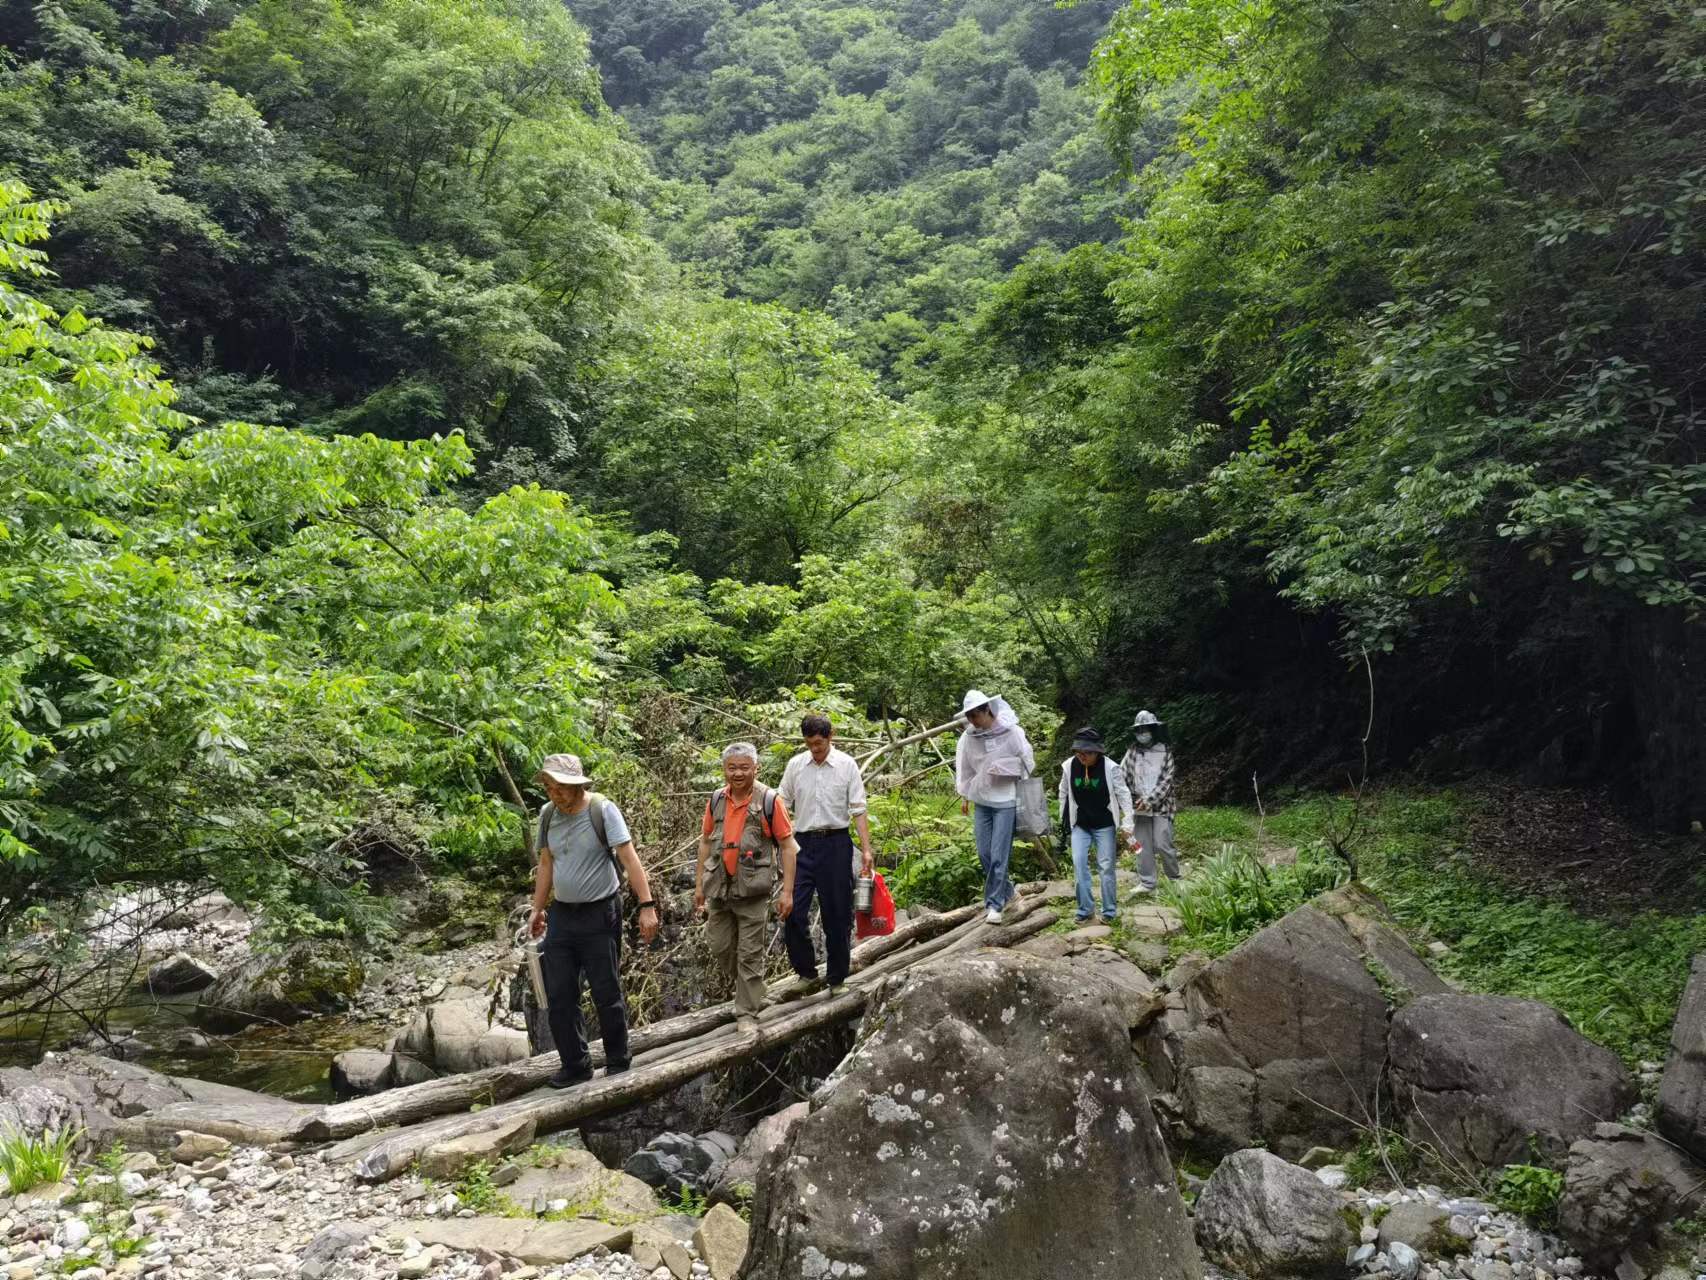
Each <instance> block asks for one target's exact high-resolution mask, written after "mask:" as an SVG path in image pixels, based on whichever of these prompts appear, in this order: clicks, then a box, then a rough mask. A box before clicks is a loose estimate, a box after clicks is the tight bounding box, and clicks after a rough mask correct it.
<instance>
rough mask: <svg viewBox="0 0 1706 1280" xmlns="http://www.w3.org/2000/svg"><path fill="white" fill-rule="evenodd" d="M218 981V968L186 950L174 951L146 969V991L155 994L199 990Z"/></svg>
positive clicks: (165, 994) (174, 993)
mask: <svg viewBox="0 0 1706 1280" xmlns="http://www.w3.org/2000/svg"><path fill="white" fill-rule="evenodd" d="M218 981H219V970H217V969H215V968H214V967H213V966H212V965H210V964H207V963H206V962H204V961H201V960H197V959H196V958H195V957H194V956H192V955H191V954H190V953H189V952H187V951H174V952H173V953H172V954H171V955H169V956H167V957H166V958H165V959H164V960H161V961H158V962H157V963H155V964H154V965H152V966H151V967H150V968H149V970H148V983H147V986H148V992H149V994H150V995H156V996H175V995H181V994H182V993H184V992H186V991H200V990H201V989H202V988H203V987H211V986H212V985H213V984H214V983H215V982H218Z"/></svg>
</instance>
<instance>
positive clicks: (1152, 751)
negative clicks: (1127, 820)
mask: <svg viewBox="0 0 1706 1280" xmlns="http://www.w3.org/2000/svg"><path fill="white" fill-rule="evenodd" d="M1131 727H1132V730H1133V735H1132V742H1131V746H1130V747H1128V748H1127V749H1126V753H1125V759H1123V760H1121V761H1120V771H1121V772H1122V773H1124V774H1125V781H1126V786H1127V787H1129V788H1130V789H1131V802H1132V806H1133V808H1134V809H1135V810H1136V811H1137V812H1136V817H1135V818H1134V819H1133V822H1132V826H1133V829H1134V830H1135V831H1136V833H1137V838H1138V840H1139V841H1141V842H1142V845H1143V852H1142V853H1141V854H1140V855H1139V857H1138V867H1137V878H1138V879H1139V880H1141V881H1142V882H1143V887H1144V888H1145V889H1153V888H1155V886H1156V883H1157V881H1156V877H1155V853H1156V851H1157V850H1159V851H1160V853H1161V865H1162V866H1163V867H1164V868H1166V871H1167V878H1168V879H1169V880H1177V879H1178V878H1179V855H1178V853H1177V852H1176V851H1175V850H1174V848H1173V815H1174V814H1175V813H1177V812H1178V810H1179V801H1178V797H1177V796H1176V795H1175V793H1174V791H1173V749H1172V748H1171V747H1169V746H1168V745H1167V726H1166V725H1164V724H1163V723H1161V721H1160V720H1159V719H1158V718H1157V717H1156V716H1155V715H1154V713H1153V712H1149V711H1139V712H1138V713H1137V718H1136V719H1135V720H1133V721H1132V722H1131Z"/></svg>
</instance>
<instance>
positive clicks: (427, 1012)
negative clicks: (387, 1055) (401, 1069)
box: [388, 996, 532, 1074]
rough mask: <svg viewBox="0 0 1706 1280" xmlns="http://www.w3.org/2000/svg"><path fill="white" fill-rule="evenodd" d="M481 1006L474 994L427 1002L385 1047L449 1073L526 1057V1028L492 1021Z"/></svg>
mask: <svg viewBox="0 0 1706 1280" xmlns="http://www.w3.org/2000/svg"><path fill="white" fill-rule="evenodd" d="M487 1009H488V1002H487V1001H486V1000H485V998H484V997H478V996H475V997H466V998H463V999H460V1000H440V1001H437V1002H436V1003H434V1004H429V1005H427V1006H426V1008H424V1009H422V1010H421V1011H420V1012H418V1013H417V1014H415V1016H414V1019H413V1021H411V1022H410V1023H409V1025H408V1027H407V1028H405V1029H404V1030H403V1032H402V1033H401V1034H400V1035H398V1036H396V1037H395V1038H393V1040H392V1041H391V1044H390V1045H389V1046H388V1047H389V1049H390V1050H391V1051H392V1052H393V1053H396V1054H398V1055H400V1056H407V1057H410V1058H413V1059H415V1060H416V1061H418V1062H421V1063H425V1064H427V1065H429V1066H431V1067H432V1068H434V1069H435V1070H438V1071H442V1072H448V1073H452V1074H455V1073H459V1072H463V1071H479V1070H482V1069H484V1068H486V1067H499V1066H503V1065H504V1064H505V1063H510V1062H520V1061H521V1060H522V1059H523V1058H527V1057H531V1056H532V1049H531V1048H530V1047H529V1045H528V1042H527V1033H526V1032H525V1031H516V1030H512V1029H511V1028H509V1027H503V1026H494V1025H492V1023H491V1022H490V1020H489V1019H488V1018H487Z"/></svg>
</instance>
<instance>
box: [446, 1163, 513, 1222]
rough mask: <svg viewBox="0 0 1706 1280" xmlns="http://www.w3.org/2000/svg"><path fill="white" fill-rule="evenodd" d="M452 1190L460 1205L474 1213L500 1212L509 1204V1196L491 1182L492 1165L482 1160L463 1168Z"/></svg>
mask: <svg viewBox="0 0 1706 1280" xmlns="http://www.w3.org/2000/svg"><path fill="white" fill-rule="evenodd" d="M454 1190H455V1192H456V1198H457V1199H458V1200H460V1201H461V1202H462V1207H463V1208H464V1209H472V1210H473V1211H474V1212H475V1213H500V1212H502V1211H503V1210H504V1208H505V1207H506V1206H507V1205H508V1204H509V1197H508V1196H506V1195H504V1193H503V1192H502V1191H501V1190H500V1189H499V1188H498V1187H497V1186H496V1185H495V1184H494V1183H493V1182H492V1166H491V1165H490V1164H489V1163H488V1162H486V1161H484V1160H476V1161H475V1162H474V1163H473V1164H471V1165H469V1166H468V1167H467V1168H466V1169H464V1170H463V1171H462V1176H461V1177H460V1178H458V1179H457V1180H456V1186H455V1187H454Z"/></svg>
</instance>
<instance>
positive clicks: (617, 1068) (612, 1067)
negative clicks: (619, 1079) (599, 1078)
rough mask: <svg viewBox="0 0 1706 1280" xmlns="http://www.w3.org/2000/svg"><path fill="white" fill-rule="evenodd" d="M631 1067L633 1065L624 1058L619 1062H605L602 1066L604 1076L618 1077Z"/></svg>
mask: <svg viewBox="0 0 1706 1280" xmlns="http://www.w3.org/2000/svg"><path fill="white" fill-rule="evenodd" d="M632 1065H633V1064H632V1063H630V1062H629V1061H628V1060H627V1059H626V1058H624V1059H623V1060H622V1061H621V1062H607V1063H605V1064H604V1074H605V1075H607V1076H619V1075H621V1074H622V1073H623V1072H624V1071H626V1070H627V1069H628V1068H629V1067H630V1066H632Z"/></svg>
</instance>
